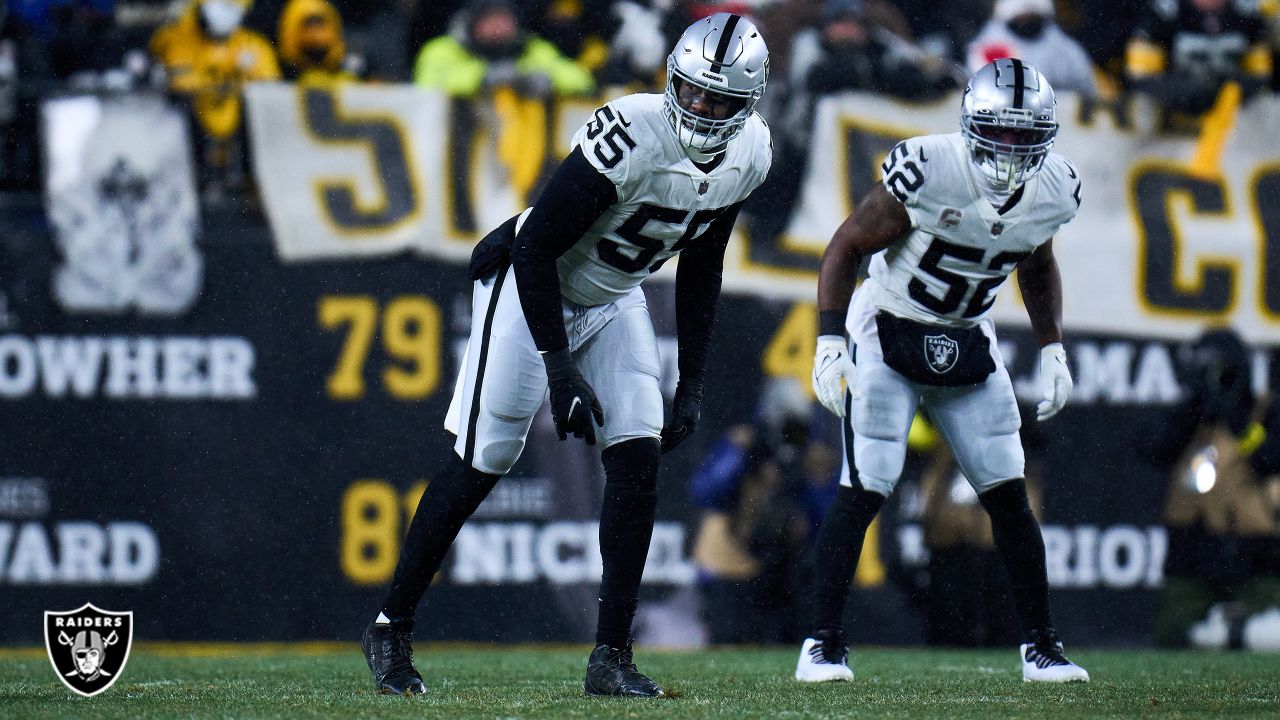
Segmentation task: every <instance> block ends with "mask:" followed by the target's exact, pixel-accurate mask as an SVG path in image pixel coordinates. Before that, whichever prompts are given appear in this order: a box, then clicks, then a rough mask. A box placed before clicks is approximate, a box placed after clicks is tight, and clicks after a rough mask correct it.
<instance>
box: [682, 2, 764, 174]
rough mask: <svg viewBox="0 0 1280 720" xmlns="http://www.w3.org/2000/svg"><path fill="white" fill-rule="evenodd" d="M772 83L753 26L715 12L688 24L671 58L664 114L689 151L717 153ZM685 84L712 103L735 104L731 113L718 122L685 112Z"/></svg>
mask: <svg viewBox="0 0 1280 720" xmlns="http://www.w3.org/2000/svg"><path fill="white" fill-rule="evenodd" d="M768 79H769V49H768V48H767V47H765V44H764V38H763V37H761V35H760V30H759V29H758V28H756V25H755V23H753V22H751V21H750V20H748V19H747V18H745V17H743V16H741V15H733V14H731V13H716V14H715V15H711V16H709V17H707V18H705V19H703V20H699V21H698V22H696V23H694V24H693V25H690V26H689V29H688V30H685V31H684V34H683V35H681V36H680V40H679V41H677V42H676V46H675V48H674V49H673V50H672V51H671V54H670V55H669V56H667V90H666V99H665V101H664V102H663V112H664V113H666V116H667V121H668V122H669V123H670V124H671V129H672V130H673V131H675V133H676V136H677V137H678V138H679V139H680V142H681V143H682V144H683V145H684V146H685V147H686V148H688V149H689V150H692V151H694V152H699V153H705V154H709V155H713V154H717V153H719V152H722V151H723V150H724V147H725V144H726V143H728V142H729V140H730V139H731V138H732V137H733V136H735V135H737V134H738V133H739V132H741V131H742V127H743V126H744V125H746V123H747V119H748V118H750V117H751V113H752V112H754V111H755V107H756V103H757V102H759V101H760V97H761V96H762V95H764V86H765V82H766V81H767V80H768ZM685 85H692V86H694V87H696V88H700V89H701V91H702V92H703V93H704V94H705V96H706V97H707V98H708V99H711V100H712V102H717V101H725V102H728V103H731V106H730V110H732V112H731V113H730V114H729V115H728V116H727V117H724V118H722V119H717V118H713V117H704V116H703V115H699V114H698V113H695V112H693V111H691V110H689V109H687V108H685V107H684V106H683V105H681V104H680V99H679V96H680V92H681V88H682V87H683V86H685ZM686 90H687V88H686Z"/></svg>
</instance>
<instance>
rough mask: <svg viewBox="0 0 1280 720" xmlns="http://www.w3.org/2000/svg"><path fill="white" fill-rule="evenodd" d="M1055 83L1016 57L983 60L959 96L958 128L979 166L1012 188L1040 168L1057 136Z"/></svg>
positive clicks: (989, 177)
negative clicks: (992, 60)
mask: <svg viewBox="0 0 1280 720" xmlns="http://www.w3.org/2000/svg"><path fill="white" fill-rule="evenodd" d="M1056 104H1057V101H1056V100H1055V99H1054V97H1053V88H1052V87H1050V86H1049V81H1048V80H1046V79H1045V77H1044V75H1041V74H1040V71H1038V70H1036V69H1035V68H1033V67H1031V66H1030V65H1028V64H1026V63H1024V62H1022V61H1021V60H1018V59H1017V58H1002V59H1000V60H996V61H995V62H993V63H990V64H988V65H985V66H984V67H982V68H981V69H980V70H978V72H976V73H974V74H973V77H971V78H969V84H968V85H967V86H966V87H965V89H964V97H963V99H962V100H961V101H960V132H961V134H963V135H964V139H965V143H966V144H968V146H969V155H970V157H971V159H972V160H973V163H974V165H976V166H977V168H978V170H979V171H980V172H981V173H982V174H983V175H984V176H985V177H986V178H987V179H989V180H991V181H992V182H993V183H996V184H997V185H1004V186H1006V187H1008V188H1010V189H1012V188H1015V187H1017V186H1019V185H1021V184H1022V183H1024V182H1026V181H1027V180H1029V179H1030V178H1031V177H1032V176H1033V175H1035V174H1036V173H1037V172H1039V171H1040V168H1041V166H1043V164H1044V159H1045V157H1046V156H1047V155H1048V154H1049V148H1051V147H1053V140H1054V138H1055V137H1057V135H1058V121H1057V113H1056V111H1055V110H1054V105H1056Z"/></svg>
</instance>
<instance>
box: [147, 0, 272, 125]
mask: <svg viewBox="0 0 1280 720" xmlns="http://www.w3.org/2000/svg"><path fill="white" fill-rule="evenodd" d="M251 4H252V0H192V2H191V4H190V5H189V6H188V7H187V9H186V10H185V11H184V12H183V14H182V17H180V18H179V19H178V20H176V21H174V22H172V23H170V24H168V25H165V26H164V27H161V28H160V29H159V30H157V31H156V32H155V34H154V35H153V36H152V37H151V45H150V50H151V54H152V55H153V56H154V57H155V58H156V61H157V62H158V63H159V64H160V65H162V66H163V67H164V69H165V72H166V73H167V74H168V87H169V90H171V91H172V92H175V93H179V94H184V95H188V96H190V98H191V105H192V111H193V112H194V114H195V117H196V119H197V121H198V122H199V124H200V127H201V128H202V129H203V130H204V131H205V132H206V133H207V134H208V135H209V136H210V137H212V138H214V139H226V138H229V137H231V136H232V135H234V134H235V133H236V131H238V130H239V129H240V118H241V100H240V93H241V90H242V89H243V88H244V84H245V83H247V82H251V81H254V80H278V79H279V78H280V67H279V65H278V64H277V63H276V55H275V50H274V49H273V48H272V47H271V43H270V41H268V40H267V39H266V38H264V37H263V36H261V35H259V34H258V33H255V32H253V31H252V30H246V29H244V28H242V27H241V26H240V23H241V21H242V20H243V19H244V14H245V12H246V11H247V10H248V9H249V6H250V5H251Z"/></svg>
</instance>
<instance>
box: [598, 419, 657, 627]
mask: <svg viewBox="0 0 1280 720" xmlns="http://www.w3.org/2000/svg"><path fill="white" fill-rule="evenodd" d="M661 457H662V453H661V451H660V450H659V446H658V440H657V439H656V438H640V439H637V440H628V441H626V442H622V443H618V444H617V445H614V446H612V447H609V448H606V449H605V451H604V453H602V459H603V460H604V477H605V486H604V506H603V507H602V508H601V510H600V557H601V559H602V560H603V562H604V576H603V577H602V578H601V579H600V620H599V623H598V624H597V626H596V643H597V644H604V645H608V646H610V647H615V648H620V647H624V646H625V645H626V644H627V641H628V640H629V639H630V638H631V621H632V619H633V618H634V617H635V614H636V598H637V597H638V596H639V594H640V576H641V575H642V574H644V561H645V558H646V557H648V555H649V539H650V537H651V536H652V535H653V517H654V511H655V510H656V508H657V505H658V493H657V489H658V462H659V461H660V459H661Z"/></svg>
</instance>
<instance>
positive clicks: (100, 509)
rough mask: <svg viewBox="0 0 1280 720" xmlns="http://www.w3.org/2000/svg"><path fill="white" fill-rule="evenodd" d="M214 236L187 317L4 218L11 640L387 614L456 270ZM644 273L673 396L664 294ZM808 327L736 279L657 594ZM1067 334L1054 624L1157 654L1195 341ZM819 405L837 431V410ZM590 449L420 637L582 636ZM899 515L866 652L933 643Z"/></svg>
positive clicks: (668, 590) (664, 511) (5, 635)
mask: <svg viewBox="0 0 1280 720" xmlns="http://www.w3.org/2000/svg"><path fill="white" fill-rule="evenodd" d="M203 227H204V230H203V233H202V239H201V240H200V242H199V244H198V247H197V249H198V252H199V254H200V257H201V258H202V260H203V281H202V287H201V289H200V292H199V296H198V299H197V300H196V301H195V302H194V304H193V305H192V306H191V307H190V309H189V310H188V311H186V312H185V313H183V314H180V315H179V316H177V317H159V316H148V315H146V314H145V313H143V312H139V311H137V310H131V311H128V312H124V313H116V314H105V313H93V312H69V311H66V310H64V309H63V308H62V307H61V306H60V305H59V304H58V303H57V302H55V300H54V295H55V293H54V291H53V288H52V284H53V283H54V279H53V278H54V276H55V274H56V268H57V266H58V264H59V262H60V258H59V257H58V256H57V254H56V253H55V250H54V249H53V247H52V244H51V243H50V242H49V241H48V238H49V237H50V229H49V227H48V226H47V221H46V220H45V217H44V213H43V211H42V210H41V208H40V207H39V204H38V202H35V201H30V202H17V203H16V204H10V205H9V206H7V207H6V208H5V209H4V211H3V212H0V236H2V237H3V238H4V243H3V244H2V245H0V247H2V248H3V250H2V252H3V257H2V258H0V259H2V261H3V262H2V264H0V268H3V269H2V270H0V293H2V295H0V300H2V301H3V304H2V305H0V398H2V400H0V411H2V412H3V420H2V421H0V422H2V423H3V432H2V433H0V605H2V606H3V607H4V608H5V610H6V617H7V618H8V619H9V621H8V622H6V623H4V625H3V627H2V628H0V643H26V644H32V643H38V642H40V640H41V632H42V630H41V628H42V622H43V619H42V618H43V612H44V611H45V610H68V609H73V608H76V607H79V606H80V605H82V604H83V603H85V602H92V603H94V604H95V605H98V606H99V607H103V608H108V609H111V610H115V611H121V610H132V611H133V612H134V618H135V627H136V630H135V633H136V636H137V637H138V638H139V639H144V640H159V639H166V640H293V639H343V640H354V638H356V637H357V636H358V633H359V630H360V628H361V627H362V626H363V624H364V623H365V622H367V621H368V618H369V617H370V616H371V615H372V614H373V613H374V612H376V611H377V609H378V602H379V600H380V598H381V596H382V592H383V590H384V588H385V586H386V583H387V581H388V580H389V577H390V573H391V569H392V568H393V567H394V563H395V556H396V553H397V552H398V548H399V540H400V537H401V534H402V533H403V531H404V528H405V527H406V523H407V519H408V517H409V516H410V515H411V512H412V508H413V505H414V503H415V502H416V499H417V496H418V494H419V493H420V492H421V489H422V483H423V482H424V481H426V480H428V479H429V478H430V477H431V475H432V474H433V473H434V472H435V470H436V468H437V467H438V466H439V465H440V463H441V460H442V458H444V457H446V454H447V453H448V452H450V451H451V450H450V446H451V439H452V436H449V435H448V434H447V433H446V432H445V431H444V430H443V428H442V424H441V423H442V419H443V417H444V414H445V411H446V409H447V407H448V403H449V398H450V396H451V393H452V389H453V381H454V377H455V368H456V366H457V362H458V358H459V357H460V354H461V351H462V348H463V346H464V344H465V340H466V334H467V330H466V329H467V327H468V313H469V311H470V307H469V306H470V285H469V283H468V282H467V281H466V278H465V272H464V269H463V267H462V266H461V265H457V264H449V263H444V262H440V261H434V260H426V259H421V258H419V257H416V256H412V255H407V254H406V255H401V256H397V257H392V258H387V259H374V260H344V261H341V262H337V261H332V262H330V261H316V262H308V263H300V264H284V263H281V262H280V261H279V260H278V259H277V257H276V254H275V251H274V248H273V243H272V238H271V233H270V230H269V228H268V227H267V225H266V223H265V221H264V220H262V219H261V218H260V217H259V216H257V215H256V214H255V213H252V212H244V213H241V212H222V213H206V215H205V217H204V218H203ZM647 291H648V293H649V299H650V307H651V311H652V313H653V316H654V322H655V327H656V329H657V332H658V335H659V337H660V342H661V344H662V349H663V351H664V363H663V364H664V380H663V386H664V390H665V391H666V392H668V393H670V391H671V390H673V389H674V365H675V362H674V352H673V351H674V349H675V341H674V334H675V333H674V328H675V322H674V311H673V308H672V299H671V294H672V288H671V286H670V285H669V284H666V283H663V282H653V283H650V286H649V287H647ZM811 317H812V306H811V305H809V306H806V305H805V304H803V303H800V304H793V303H790V302H785V301H780V300H765V299H760V298H757V297H751V296H744V295H726V296H725V297H724V299H723V304H722V307H721V310H720V313H719V322H718V326H717V332H716V342H715V346H714V350H713V353H712V358H711V363H712V369H711V372H710V373H709V376H710V378H711V380H710V386H709V387H708V389H707V397H706V403H705V408H704V415H703V419H704V422H703V424H702V426H700V427H699V429H698V432H697V435H696V436H695V437H694V438H693V439H692V440H690V441H689V442H688V443H687V444H686V445H685V446H684V447H682V448H680V449H679V450H678V451H677V452H674V453H672V454H671V455H668V456H667V457H665V458H664V460H663V466H662V476H661V481H660V482H661V485H660V501H659V516H660V517H659V528H658V530H657V532H655V536H654V548H653V550H652V552H651V556H650V568H649V574H648V575H647V577H646V585H645V588H644V593H643V598H642V599H643V600H644V601H646V602H661V601H663V600H664V599H666V598H669V597H671V596H673V595H675V594H676V593H678V592H679V591H680V590H681V589H682V588H688V587H689V586H690V585H691V584H693V583H696V581H697V572H696V569H695V568H694V567H693V565H692V561H691V560H690V557H689V556H690V544H691V539H692V532H693V528H694V527H695V524H694V523H695V520H696V517H697V511H696V510H695V509H694V508H693V507H692V505H691V502H690V500H689V493H688V485H689V477H690V475H691V474H692V473H693V472H694V470H695V469H696V467H697V463H698V460H699V458H700V457H701V456H702V454H703V452H704V451H705V449H706V448H707V447H708V446H709V445H710V444H711V443H712V442H713V441H714V440H715V439H716V437H717V436H718V435H719V433H720V431H721V430H722V429H723V428H725V427H726V426H728V425H730V424H732V423H735V422H741V421H744V420H746V419H748V418H750V417H751V416H752V413H753V412H754V411H755V403H756V397H757V394H758V391H759V388H760V387H761V385H762V383H763V381H764V378H765V375H766V368H769V369H770V370H771V371H773V372H778V371H779V368H780V367H783V366H785V364H786V360H787V358H788V357H793V356H794V357H795V358H796V360H797V362H798V363H800V364H801V365H803V362H807V360H808V359H809V357H810V353H811V347H812V343H811V335H812V332H813V329H812V326H811V325H810V324H806V322H807V319H808V318H811ZM1002 339H1003V340H1004V341H1005V352H1006V358H1007V359H1008V360H1009V365H1010V368H1011V371H1012V375H1013V376H1014V378H1015V381H1016V382H1017V383H1018V385H1019V389H1020V394H1021V395H1022V396H1023V397H1024V399H1028V400H1029V399H1031V398H1032V397H1033V396H1034V395H1035V393H1036V390H1035V386H1034V383H1032V382H1031V378H1032V377H1033V375H1034V372H1035V362H1036V358H1037V353H1036V352H1035V348H1034V344H1033V343H1032V341H1031V339H1030V337H1029V336H1028V334H1027V333H1026V332H1025V331H1023V330H1020V329H1016V328H1015V329H1006V330H1005V331H1004V333H1003V334H1002ZM1069 348H1070V352H1071V354H1072V355H1071V357H1072V362H1073V365H1074V367H1075V370H1076V383H1077V385H1076V395H1075V396H1074V397H1073V402H1072V404H1071V405H1069V406H1068V407H1067V409H1066V410H1064V411H1063V412H1062V413H1061V415H1059V416H1058V417H1057V418H1055V419H1054V420H1053V421H1052V422H1050V423H1048V424H1045V425H1043V426H1041V427H1038V428H1036V429H1035V430H1036V432H1037V435H1038V443H1037V446H1038V448H1039V449H1038V450H1037V452H1036V455H1037V458H1038V459H1039V460H1040V464H1041V466H1042V467H1043V489H1044V523H1045V535H1046V544H1047V547H1048V554H1049V569H1050V578H1051V582H1052V584H1053V585H1054V587H1055V593H1054V604H1055V612H1056V615H1057V620H1058V624H1059V626H1060V627H1061V628H1062V629H1063V630H1064V631H1065V632H1067V633H1069V637H1070V638H1071V639H1072V641H1073V642H1074V643H1077V644H1078V643H1088V644H1143V643H1145V642H1147V641H1148V638H1147V634H1148V627H1147V624H1148V623H1149V618H1150V617H1151V614H1152V613H1151V610H1152V603H1153V600H1154V597H1155V592H1156V590H1157V589H1158V587H1159V586H1160V585H1161V582H1162V563H1163V558H1164V553H1165V551H1166V544H1165V535H1164V532H1163V530H1162V529H1161V528H1160V527H1159V520H1158V518H1159V508H1160V505H1161V502H1162V498H1163V494H1164V486H1165V482H1166V479H1165V478H1164V477H1163V475H1162V473H1161V472H1159V471H1158V470H1157V469H1156V468H1155V467H1154V466H1153V465H1152V464H1151V462H1150V461H1149V460H1148V459H1147V458H1146V457H1145V456H1144V453H1143V452H1142V450H1141V449H1142V448H1144V447H1147V446H1148V445H1149V442H1148V441H1149V439H1150V437H1151V435H1152V433H1153V432H1155V433H1158V432H1159V428H1160V427H1161V426H1162V424H1163V422H1164V419H1165V418H1167V416H1168V413H1170V412H1172V411H1173V406H1174V404H1175V403H1176V402H1177V401H1178V399H1179V397H1180V393H1181V388H1180V386H1179V384H1178V380H1177V377H1176V372H1175V366H1176V362H1175V360H1176V356H1177V348H1176V347H1175V346H1174V345H1172V344H1169V343H1165V342H1162V341H1151V340H1139V339H1132V338H1125V337H1103V336H1081V335H1072V336H1071V337H1070V338H1069ZM1261 367H1262V368H1263V371H1265V370H1264V368H1265V361H1264V364H1263V365H1262V366H1261ZM668 397H669V395H668ZM816 408H817V406H816V405H815V409H816ZM814 418H815V421H816V422H820V423H821V426H820V427H821V428H822V429H821V433H822V434H823V435H826V436H828V437H834V433H835V432H837V428H836V421H835V419H834V418H833V417H831V416H829V415H825V414H823V412H822V411H821V410H820V409H816V410H815V413H814ZM597 463H598V459H597V457H596V455H595V453H594V452H593V451H590V450H588V449H587V448H586V447H585V445H583V444H582V443H579V442H570V443H567V444H560V443H557V442H556V441H555V439H554V433H553V431H552V430H551V428H550V427H549V422H548V421H547V419H546V417H545V415H544V416H543V417H541V418H540V419H539V421H538V422H536V423H535V426H534V430H533V433H532V436H531V440H530V445H529V448H528V450H527V451H526V456H525V457H524V458H523V459H522V460H521V463H520V465H519V466H518V468H517V470H516V471H515V472H514V473H513V476H512V477H511V478H509V479H507V480H504V481H503V483H501V484H500V485H499V489H498V491H497V492H496V493H495V495H494V497H493V498H492V499H491V501H490V502H489V503H487V504H486V505H485V506H484V507H483V508H482V510H481V512H480V513H479V514H478V515H477V516H476V517H475V518H474V519H473V520H472V521H471V522H470V523H469V524H468V527H467V528H466V529H465V530H464V531H463V535H462V537H460V539H459V542H458V545H457V546H456V547H455V549H454V551H453V552H452V554H451V556H450V557H449V558H448V559H447V560H446V562H445V567H444V569H443V571H442V572H441V577H439V578H438V579H437V583H436V586H435V587H434V588H433V590H432V591H431V592H430V593H429V595H428V599H427V601H426V602H425V604H424V606H423V608H422V610H421V611H420V616H421V617H424V618H430V620H429V621H427V622H422V623H420V624H419V626H418V637H419V638H420V639H423V640H432V639H468V640H501V641H525V640H547V641H581V640H585V639H586V638H588V637H590V631H591V628H592V622H593V618H592V615H593V613H594V604H595V603H594V592H595V582H596V580H597V578H598V575H599V554H598V548H597V546H596V542H597V541H596V537H595V533H596V527H595V525H594V519H595V517H596V512H597V510H598V503H599V486H600V476H599V475H600V472H599V470H598V466H597ZM918 466H919V463H918V462H917V463H914V464H913V465H912V467H913V468H917V467H918ZM906 484H908V485H909V484H910V479H908V480H907V482H906ZM900 494H902V493H900ZM899 500H900V499H899ZM907 505H909V503H904V502H901V501H899V502H896V503H894V504H891V506H890V508H889V510H888V511H887V512H886V515H885V518H884V522H883V523H882V524H881V532H880V542H879V544H878V549H877V550H876V552H878V553H879V558H878V561H879V562H881V563H882V564H883V565H884V566H885V567H886V568H888V572H887V573H886V574H885V576H884V577H883V578H881V579H880V580H879V581H878V582H875V583H873V584H872V585H871V586H867V587H859V588H857V589H856V590H855V595H856V598H857V599H856V601H855V602H854V603H853V604H852V609H853V611H854V614H855V617H853V618H851V630H852V633H853V635H854V636H855V637H856V638H859V639H861V640H863V641H874V642H881V643H895V642H919V641H920V638H921V629H920V616H919V612H918V611H917V610H915V609H914V606H913V605H912V604H911V603H910V602H909V599H908V597H907V595H908V593H907V592H906V591H905V590H904V589H903V587H902V584H901V583H899V582H898V581H896V580H895V578H900V577H902V576H904V575H905V574H907V573H908V571H910V569H911V566H912V564H913V563H915V564H917V565H918V563H919V543H918V538H919V531H918V530H919V529H918V525H916V524H915V523H916V520H915V519H913V518H912V517H911V515H910V509H909V507H907ZM793 592H795V593H797V594H804V593H805V592H806V590H805V588H803V587H796V588H795V589H794V591H793Z"/></svg>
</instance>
